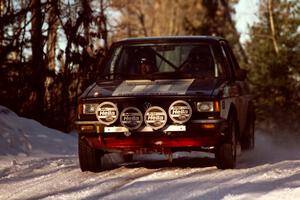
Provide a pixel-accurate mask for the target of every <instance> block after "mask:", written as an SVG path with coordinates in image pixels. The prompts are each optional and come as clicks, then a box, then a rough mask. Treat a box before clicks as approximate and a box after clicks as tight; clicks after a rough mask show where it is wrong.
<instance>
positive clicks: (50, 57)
mask: <svg viewBox="0 0 300 200" xmlns="http://www.w3.org/2000/svg"><path fill="white" fill-rule="evenodd" d="M49 3H50V8H49V11H48V25H49V28H48V41H47V61H48V71H49V73H47V77H46V82H45V104H46V105H45V106H46V107H47V109H48V110H51V107H52V105H51V102H52V101H51V93H52V91H50V86H51V84H53V75H54V73H55V66H56V65H55V57H56V43H57V27H58V17H57V15H56V9H58V8H57V6H58V5H57V1H56V0H49Z"/></svg>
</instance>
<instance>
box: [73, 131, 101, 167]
mask: <svg viewBox="0 0 300 200" xmlns="http://www.w3.org/2000/svg"><path fill="white" fill-rule="evenodd" d="M103 155H104V154H103V152H102V151H100V150H98V149H94V148H92V147H91V146H90V145H89V144H88V142H87V141H86V139H85V138H82V137H80V136H79V137H78V157H79V165H80V168H81V171H91V172H99V171H101V169H102V157H103Z"/></svg>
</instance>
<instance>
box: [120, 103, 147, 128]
mask: <svg viewBox="0 0 300 200" xmlns="http://www.w3.org/2000/svg"><path fill="white" fill-rule="evenodd" d="M120 122H121V124H122V125H123V126H124V127H126V128H128V129H129V130H134V129H138V128H139V127H140V126H141V125H142V123H143V114H142V112H141V111H140V110H139V109H138V108H136V107H128V108H125V109H124V110H123V111H122V112H121V114H120Z"/></svg>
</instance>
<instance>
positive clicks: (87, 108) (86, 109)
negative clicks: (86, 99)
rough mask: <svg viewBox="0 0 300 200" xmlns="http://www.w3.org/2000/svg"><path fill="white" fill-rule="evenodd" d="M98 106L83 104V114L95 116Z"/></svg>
mask: <svg viewBox="0 0 300 200" xmlns="http://www.w3.org/2000/svg"><path fill="white" fill-rule="evenodd" d="M97 106H98V104H83V114H95V113H96V108H97Z"/></svg>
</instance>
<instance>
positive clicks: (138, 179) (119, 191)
mask: <svg viewBox="0 0 300 200" xmlns="http://www.w3.org/2000/svg"><path fill="white" fill-rule="evenodd" d="M0 111H1V107H0ZM16 118H17V116H13V115H8V114H5V115H3V114H2V115H1V112H0V133H1V136H2V137H0V149H1V150H0V199H124V200H128V199H227V200H231V199H262V200H266V199H267V200H268V199H274V200H278V199H291V200H294V199H300V153H299V150H300V147H298V146H297V142H298V141H291V142H289V143H286V142H285V143H284V144H282V141H277V142H274V141H273V139H272V138H271V137H270V136H268V135H267V134H264V133H262V132H258V134H257V145H256V148H255V150H254V151H252V152H244V153H243V154H242V155H241V156H240V157H239V159H238V167H237V169H234V170H218V169H217V168H216V167H215V166H214V159H213V158H211V157H210V155H208V154H197V153H192V154H188V153H179V154H176V155H175V159H174V162H173V163H169V162H168V161H167V159H166V158H165V157H163V156H137V157H135V161H134V162H131V163H123V162H122V160H121V159H120V158H119V157H118V155H110V156H107V157H106V158H105V163H106V170H104V171H103V172H100V173H91V172H81V171H80V169H79V166H78V159H77V155H76V151H77V149H76V138H75V137H74V136H68V135H63V136H61V133H56V134H55V133H53V132H51V131H53V130H51V129H47V128H45V127H44V128H43V127H42V126H41V125H40V124H37V123H36V122H32V120H30V121H28V119H24V118H19V117H18V119H19V120H20V122H19V123H18V124H19V125H18V127H17V128H15V129H13V130H12V129H11V128H9V127H10V123H9V122H10V120H11V119H13V120H16ZM29 122H30V123H32V124H34V129H29V128H28V127H32V126H33V125H30V123H29ZM25 125H26V126H25ZM3 127H4V128H3ZM49 132H51V137H52V138H51V140H50V139H49V136H50V135H49ZM18 133H22V135H23V136H24V138H26V140H25V141H27V142H26V144H27V143H28V144H27V147H26V148H25V149H22V148H21V149H20V148H19V149H17V150H16V147H17V146H19V145H18V144H19V143H20V141H19V140H14V142H12V140H11V139H12V138H13V137H16V136H17V135H15V134H18ZM37 133H40V135H39V134H37ZM41 133H43V134H41ZM37 135H39V136H38V137H37ZM4 136H5V137H4ZM45 138H46V139H49V142H48V144H46V143H45V144H44V145H38V144H39V143H40V142H41V141H39V140H41V139H42V140H45ZM62 141H65V142H66V143H67V144H68V145H66V146H64V147H61V148H58V147H57V145H58V144H61V142H62ZM278 144H282V145H280V146H278ZM3 148H4V149H3ZM5 149H6V150H5ZM25 150H26V151H25ZM24 151H25V153H24Z"/></svg>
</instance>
